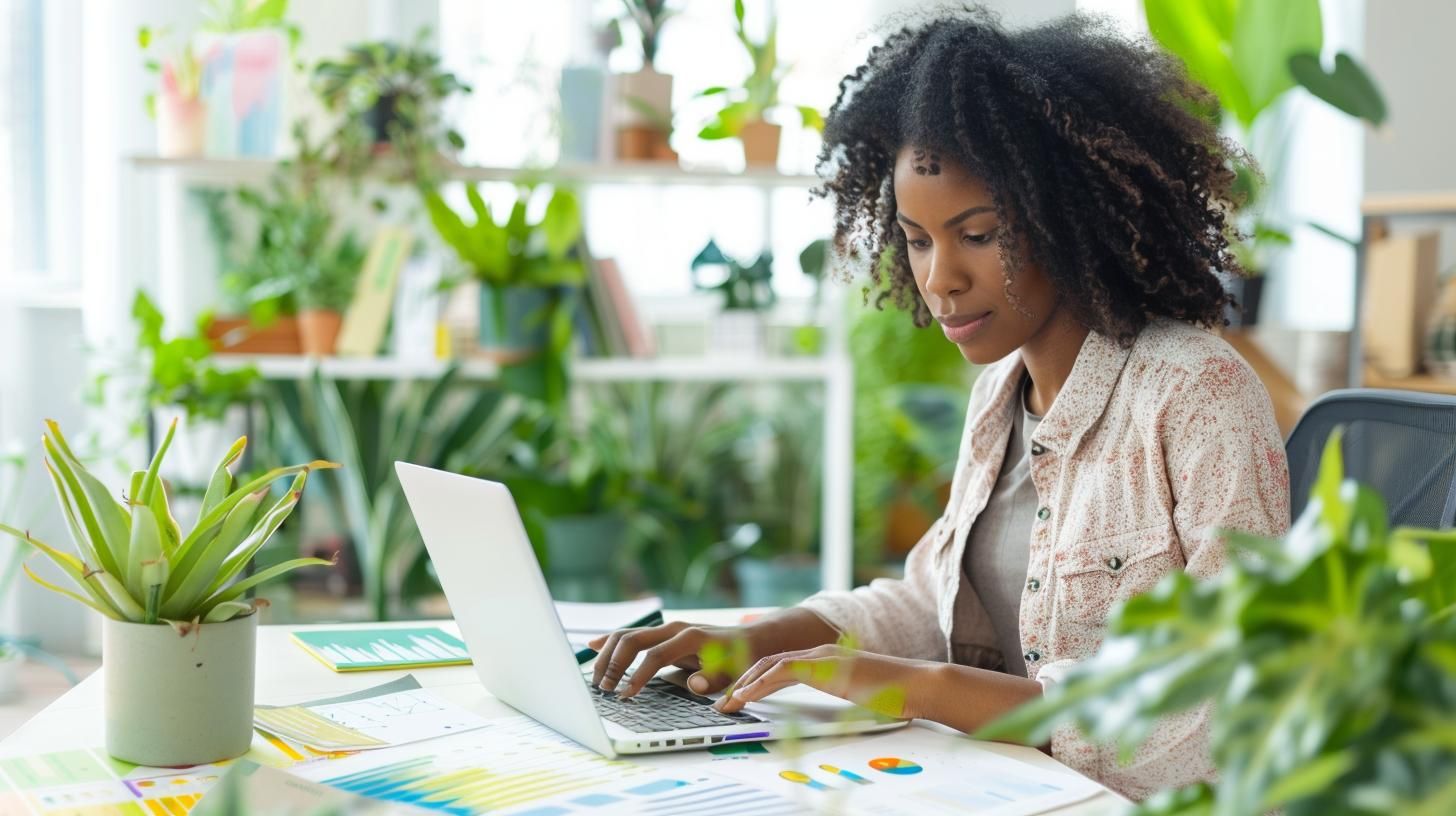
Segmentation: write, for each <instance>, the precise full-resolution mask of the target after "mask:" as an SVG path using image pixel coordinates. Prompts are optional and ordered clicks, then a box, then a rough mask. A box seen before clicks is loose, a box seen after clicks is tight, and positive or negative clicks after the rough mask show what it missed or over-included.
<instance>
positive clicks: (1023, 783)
mask: <svg viewBox="0 0 1456 816" xmlns="http://www.w3.org/2000/svg"><path fill="white" fill-rule="evenodd" d="M712 769H713V771H715V772H717V773H719V774H721V775H723V776H728V777H732V778H733V779H736V780H738V781H739V782H743V783H745V784H747V785H750V786H752V787H754V788H759V789H762V790H764V791H772V792H774V793H777V794H779V795H781V796H785V797H788V798H791V799H793V800H794V801H795V802H798V803H800V805H802V806H805V807H808V808H811V809H813V810H816V811H817V810H832V811H837V812H844V813H851V814H865V816H962V815H963V814H976V815H977V816H1027V815H1028V814H1034V813H1041V812H1044V811H1046V810H1049V809H1051V808H1056V807H1061V806H1063V805H1069V804H1073V803H1075V802H1080V801H1082V800H1084V799H1088V798H1090V797H1092V796H1095V795H1096V794H1097V793H1098V792H1099V791H1100V790H1101V788H1100V787H1098V786H1097V784H1096V783H1094V782H1091V781H1089V780H1086V779H1083V778H1082V777H1080V776H1076V775H1075V774H1070V773H1066V772H1064V771H1055V770H1049V769H1043V768H1037V767H1034V766H1031V765H1028V764H1026V763H1023V762H1018V761H1016V760H1013V759H1008V758H1006V757H1004V756H1002V755H1000V754H997V753H995V752H992V751H988V750H986V749H984V748H980V747H978V746H976V745H975V744H974V743H973V742H971V741H970V740H968V739H965V738H961V737H954V736H950V735H947V734H939V733H936V734H928V733H926V732H925V731H922V730H917V731H916V732H915V733H913V734H906V733H904V732H896V733H894V734H887V735H883V736H878V737H873V738H869V739H864V740H856V741H854V742H849V743H844V744H840V745H837V746H833V747H829V748H824V749H821V750H818V751H812V752H810V753H807V754H804V755H802V756H800V757H798V758H797V759H795V760H784V761H781V762H766V761H757V762H731V763H715V764H714V765H713V768H712Z"/></svg>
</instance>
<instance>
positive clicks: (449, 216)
mask: <svg viewBox="0 0 1456 816" xmlns="http://www.w3.org/2000/svg"><path fill="white" fill-rule="evenodd" d="M537 189H538V185H537V184H536V183H534V182H529V181H528V182H523V183H521V184H519V185H517V188H516V190H517V193H516V201H515V204H514V205H513V206H512V207H511V212H510V215H509V216H508V217H507V218H506V221H505V223H503V224H502V223H497V222H496V219H495V217H494V216H493V215H492V214H491V212H490V206H489V205H487V204H486V203H485V199H484V198H482V197H481V195H480V191H479V190H477V189H476V188H475V187H473V186H471V185H468V184H467V185H466V186H465V194H466V197H467V198H468V200H469V202H470V209H471V216H472V217H473V218H474V223H470V224H467V223H466V221H465V219H464V218H463V217H461V216H460V214H458V213H456V212H455V210H453V209H452V208H451V207H450V205H449V204H446V203H445V200H444V199H443V198H441V197H440V194H439V193H437V192H435V191H429V192H427V193H425V207H426V209H427V210H428V212H429V214H430V221H431V222H432V223H433V224H434V225H435V230H436V232H438V233H439V234H440V238H442V239H443V240H444V241H445V243H446V244H449V245H450V247H451V248H452V249H454V250H455V253H456V254H457V255H459V256H460V260H461V261H463V262H464V263H465V265H466V266H467V267H468V268H469V269H470V272H471V274H472V275H473V276H474V277H475V278H476V280H479V281H480V282H481V283H484V284H487V285H490V286H496V287H506V286H580V285H581V284H583V283H584V282H585V281H586V265H585V264H584V263H582V261H581V258H580V257H579V255H578V253H577V243H578V242H579V241H580V239H581V234H582V220H581V204H580V203H579V202H578V200H577V197H576V194H575V193H573V192H572V191H571V190H568V189H566V188H564V187H557V188H555V189H553V190H552V191H551V195H550V198H548V199H547V201H546V210H545V213H544V214H543V215H542V216H541V219H540V220H539V221H536V222H534V223H533V222H532V221H531V220H530V219H529V218H528V209H529V206H530V204H531V202H532V199H533V198H534V197H535V196H536V191H537Z"/></svg>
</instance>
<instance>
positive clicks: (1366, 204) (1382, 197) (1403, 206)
mask: <svg viewBox="0 0 1456 816" xmlns="http://www.w3.org/2000/svg"><path fill="white" fill-rule="evenodd" d="M1360 213H1361V214H1362V215H1367V216H1380V215H1449V214H1456V192H1449V191H1448V192H1427V193H1374V194H1371V195H1367V196H1365V198H1364V200H1362V201H1361V202H1360Z"/></svg>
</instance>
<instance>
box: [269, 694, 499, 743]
mask: <svg viewBox="0 0 1456 816" xmlns="http://www.w3.org/2000/svg"><path fill="white" fill-rule="evenodd" d="M253 718H254V721H255V722H256V723H257V725H258V727H259V728H262V729H264V730H266V731H268V732H269V733H272V734H276V735H278V736H282V737H286V738H288V739H290V740H294V741H296V742H300V743H303V744H305V745H310V746H313V747H314V748H318V749H322V750H328V751H349V750H363V749H369V748H380V747H383V746H386V745H401V744H404V743H407V742H417V741H419V740H426V739H432V738H434V737H441V736H449V735H451V734H459V733H462V732H465V731H471V730H474V729H477V728H483V727H485V726H486V725H487V723H488V722H489V721H488V720H486V719H485V718H484V717H481V716H480V715H478V714H476V713H474V712H472V711H467V710H466V709H464V708H461V707H460V706H457V705H455V704H454V703H451V702H449V701H446V700H442V699H440V698H439V697H436V696H435V695H433V694H431V693H430V692H428V691H425V690H424V689H411V690H409V691H400V692H395V693H393V694H383V695H379V696H376V697H366V698H364V699H358V700H349V701H347V702H339V703H328V704H324V705H298V706H279V707H276V708H275V707H268V706H259V707H258V708H257V709H255V710H254V712H253Z"/></svg>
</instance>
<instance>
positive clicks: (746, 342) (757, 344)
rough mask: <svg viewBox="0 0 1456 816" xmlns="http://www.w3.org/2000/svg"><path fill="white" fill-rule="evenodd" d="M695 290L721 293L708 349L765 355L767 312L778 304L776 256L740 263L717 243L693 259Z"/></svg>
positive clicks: (692, 268) (709, 334) (767, 253)
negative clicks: (726, 253) (721, 306)
mask: <svg viewBox="0 0 1456 816" xmlns="http://www.w3.org/2000/svg"><path fill="white" fill-rule="evenodd" d="M689 271H690V272H691V274H692V277H693V288H694V289H697V290H698V291H701V292H721V293H722V294H723V308H722V310H721V311H719V312H718V313H717V314H715V315H714V316H713V320H712V322H711V323H710V324H709V327H708V350H709V351H710V352H712V353H715V354H743V355H748V356H762V355H763V354H764V352H765V350H766V346H767V344H768V338H767V328H766V326H765V322H764V313H765V312H766V311H767V310H768V309H770V308H772V307H773V305H774V303H776V302H777V301H778V295H777V294H776V293H775V292H774V288H773V254H772V253H770V252H768V251H766V250H765V251H764V252H763V253H762V254H760V255H759V256H758V258H757V259H756V260H755V261H754V262H753V263H751V264H744V263H742V262H739V261H736V260H734V259H732V258H730V257H728V256H727V255H724V254H723V251H722V250H721V249H719V248H718V244H717V242H716V241H713V240H709V241H708V244H707V246H704V247H703V249H702V251H700V252H699V253H698V254H697V257H695V258H693V262H692V264H691V265H690V266H689Z"/></svg>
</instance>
